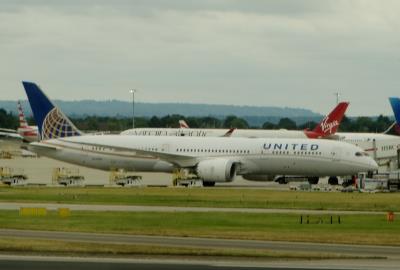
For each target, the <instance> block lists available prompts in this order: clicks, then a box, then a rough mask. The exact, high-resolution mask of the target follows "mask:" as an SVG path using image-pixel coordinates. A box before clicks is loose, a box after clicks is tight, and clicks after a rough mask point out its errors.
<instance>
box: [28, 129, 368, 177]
mask: <svg viewBox="0 0 400 270" xmlns="http://www.w3.org/2000/svg"><path fill="white" fill-rule="evenodd" d="M31 149H32V150H33V151H35V152H37V153H39V154H42V155H45V156H48V157H51V158H55V159H58V160H62V161H66V162H70V163H75V164H80V165H84V166H88V167H92V168H97V169H103V170H110V169H113V168H123V169H127V170H135V171H163V172H171V171H172V170H173V168H174V167H178V168H185V167H188V168H191V167H195V166H196V165H197V164H198V163H199V162H200V161H202V160H207V159H215V158H225V159H229V160H233V161H234V162H237V163H239V164H240V170H239V171H238V172H237V173H238V174H269V175H270V174H291V175H305V176H309V175H312V176H327V175H351V174H355V173H358V172H362V171H369V170H373V169H374V164H375V162H374V161H373V160H372V159H371V158H370V157H368V156H364V155H361V154H360V155H359V156H358V155H356V153H362V150H361V149H360V148H358V147H355V146H353V145H350V144H346V143H341V142H336V141H329V140H308V139H304V140H300V139H249V138H189V137H184V138H176V137H160V136H123V135H102V136H92V135H87V136H77V137H70V138H62V139H53V140H47V141H44V142H41V143H33V144H31ZM163 156H167V157H168V158H163ZM171 157H173V158H171Z"/></svg>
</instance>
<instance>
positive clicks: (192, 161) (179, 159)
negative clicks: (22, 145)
mask: <svg viewBox="0 0 400 270" xmlns="http://www.w3.org/2000/svg"><path fill="white" fill-rule="evenodd" d="M74 143H79V142H74ZM81 144H83V145H90V146H95V147H110V148H113V149H115V150H119V151H123V152H130V153H132V154H134V155H137V156H147V157H149V156H151V157H155V158H158V159H161V160H163V161H166V162H169V163H172V164H174V165H177V166H179V167H193V166H195V165H196V164H197V163H198V162H199V160H200V159H201V158H199V157H193V156H188V155H178V154H171V153H168V152H165V151H153V150H142V149H136V148H130V147H120V146H109V145H103V144H97V143H87V142H85V143H81ZM31 145H32V144H31ZM53 148H56V147H53Z"/></svg>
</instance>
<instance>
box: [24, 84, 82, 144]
mask: <svg viewBox="0 0 400 270" xmlns="http://www.w3.org/2000/svg"><path fill="white" fill-rule="evenodd" d="M22 84H23V86H24V88H25V92H26V95H27V96H28V100H29V103H30V105H31V108H32V112H33V116H34V117H35V121H36V124H37V125H38V128H39V136H40V140H47V139H52V138H62V137H71V136H79V135H81V134H82V132H81V131H80V130H79V129H77V128H76V127H75V126H74V124H72V122H71V121H70V120H69V119H68V117H66V116H65V115H64V114H63V113H62V112H61V110H60V109H58V108H57V106H55V105H54V104H53V103H52V102H51V101H50V99H49V98H48V97H47V96H46V95H45V94H44V93H43V91H42V90H41V89H40V87H39V86H38V85H37V84H35V83H33V82H25V81H23V82H22Z"/></svg>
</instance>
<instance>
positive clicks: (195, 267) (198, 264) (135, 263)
mask: <svg viewBox="0 0 400 270" xmlns="http://www.w3.org/2000/svg"><path fill="white" fill-rule="evenodd" d="M399 263H400V261H399V260H393V261H390V260H316V261H309V260H300V261H298V260H291V261H271V260H267V261H260V260H256V261H254V260H252V261H249V260H226V259H225V260H218V259H212V258H211V259H203V260H200V259H185V258H96V257H89V258H88V257H85V258H83V257H52V256H20V255H0V269H7V270H20V269H29V270H53V269H57V270H70V269H74V270H81V269H84V270H92V269H94V270H105V269H113V270H125V269H144V270H153V269H154V270H159V269H166V270H181V269H182V270H183V269H185V270H186V269H188V270H200V269H202V270H215V269H232V270H245V269H268V270H270V269H281V270H284V269H296V270H301V269H314V270H317V269H321V270H322V269H341V270H343V269H352V270H360V269H366V270H371V269H385V270H394V269H396V270H397V269H398V265H399Z"/></svg>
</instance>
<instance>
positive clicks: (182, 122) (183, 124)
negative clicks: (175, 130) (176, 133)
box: [179, 120, 190, 128]
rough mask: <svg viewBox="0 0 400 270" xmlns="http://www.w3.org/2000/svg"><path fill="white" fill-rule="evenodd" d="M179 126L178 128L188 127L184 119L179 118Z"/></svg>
mask: <svg viewBox="0 0 400 270" xmlns="http://www.w3.org/2000/svg"><path fill="white" fill-rule="evenodd" d="M179 127H180V128H190V127H189V125H188V124H187V123H186V121H185V120H179Z"/></svg>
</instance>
